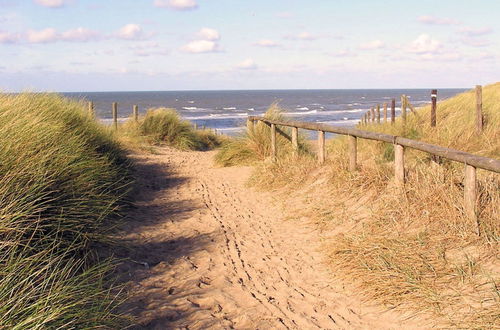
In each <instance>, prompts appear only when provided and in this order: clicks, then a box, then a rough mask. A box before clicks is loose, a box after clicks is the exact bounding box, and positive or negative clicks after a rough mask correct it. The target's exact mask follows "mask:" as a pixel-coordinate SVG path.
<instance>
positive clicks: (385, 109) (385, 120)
mask: <svg viewBox="0 0 500 330" xmlns="http://www.w3.org/2000/svg"><path fill="white" fill-rule="evenodd" d="M384 123H387V102H386V103H384Z"/></svg>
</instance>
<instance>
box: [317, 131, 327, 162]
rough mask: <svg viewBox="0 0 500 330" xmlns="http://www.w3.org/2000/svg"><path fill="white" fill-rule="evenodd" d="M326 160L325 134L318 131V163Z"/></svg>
mask: <svg viewBox="0 0 500 330" xmlns="http://www.w3.org/2000/svg"><path fill="white" fill-rule="evenodd" d="M325 159H326V150H325V132H323V131H318V162H319V163H320V164H323V163H324V162H325Z"/></svg>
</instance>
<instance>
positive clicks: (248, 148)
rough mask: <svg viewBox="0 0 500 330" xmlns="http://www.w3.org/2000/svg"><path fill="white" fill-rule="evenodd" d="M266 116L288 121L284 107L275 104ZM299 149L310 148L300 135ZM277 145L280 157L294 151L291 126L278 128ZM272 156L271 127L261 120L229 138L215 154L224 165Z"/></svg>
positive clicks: (244, 162)
mask: <svg viewBox="0 0 500 330" xmlns="http://www.w3.org/2000/svg"><path fill="white" fill-rule="evenodd" d="M264 117H265V118H267V119H272V120H279V121H286V119H285V117H284V116H283V114H282V109H281V108H280V107H279V106H278V105H277V104H273V105H271V107H270V108H269V109H268V110H267V112H266V113H265V114H264ZM298 142H299V151H300V153H301V154H302V153H307V152H308V148H307V144H306V143H305V138H304V136H302V135H299V141H298ZM276 145H277V150H278V155H277V156H278V159H281V158H282V157H285V156H286V155H287V154H291V153H292V152H293V149H292V146H291V130H290V128H286V127H280V128H279V129H277V130H276ZM270 156H271V129H270V127H269V126H268V125H267V124H264V123H263V122H261V121H258V122H255V126H253V127H252V126H249V127H247V128H246V130H245V132H244V133H243V134H241V135H240V136H238V137H236V138H230V139H227V140H226V141H225V142H224V143H223V144H222V146H221V148H220V150H219V152H218V153H217V155H216V156H215V162H216V163H217V164H219V165H222V166H233V165H248V164H254V163H256V162H258V161H262V160H265V159H266V158H268V157H270Z"/></svg>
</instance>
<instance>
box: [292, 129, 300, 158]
mask: <svg viewBox="0 0 500 330" xmlns="http://www.w3.org/2000/svg"><path fill="white" fill-rule="evenodd" d="M292 147H293V152H294V153H295V154H296V155H297V154H298V151H299V129H298V128H297V127H292Z"/></svg>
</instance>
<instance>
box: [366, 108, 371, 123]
mask: <svg viewBox="0 0 500 330" xmlns="http://www.w3.org/2000/svg"><path fill="white" fill-rule="evenodd" d="M366 119H367V124H370V121H371V120H372V118H371V112H370V111H367V112H366Z"/></svg>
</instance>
